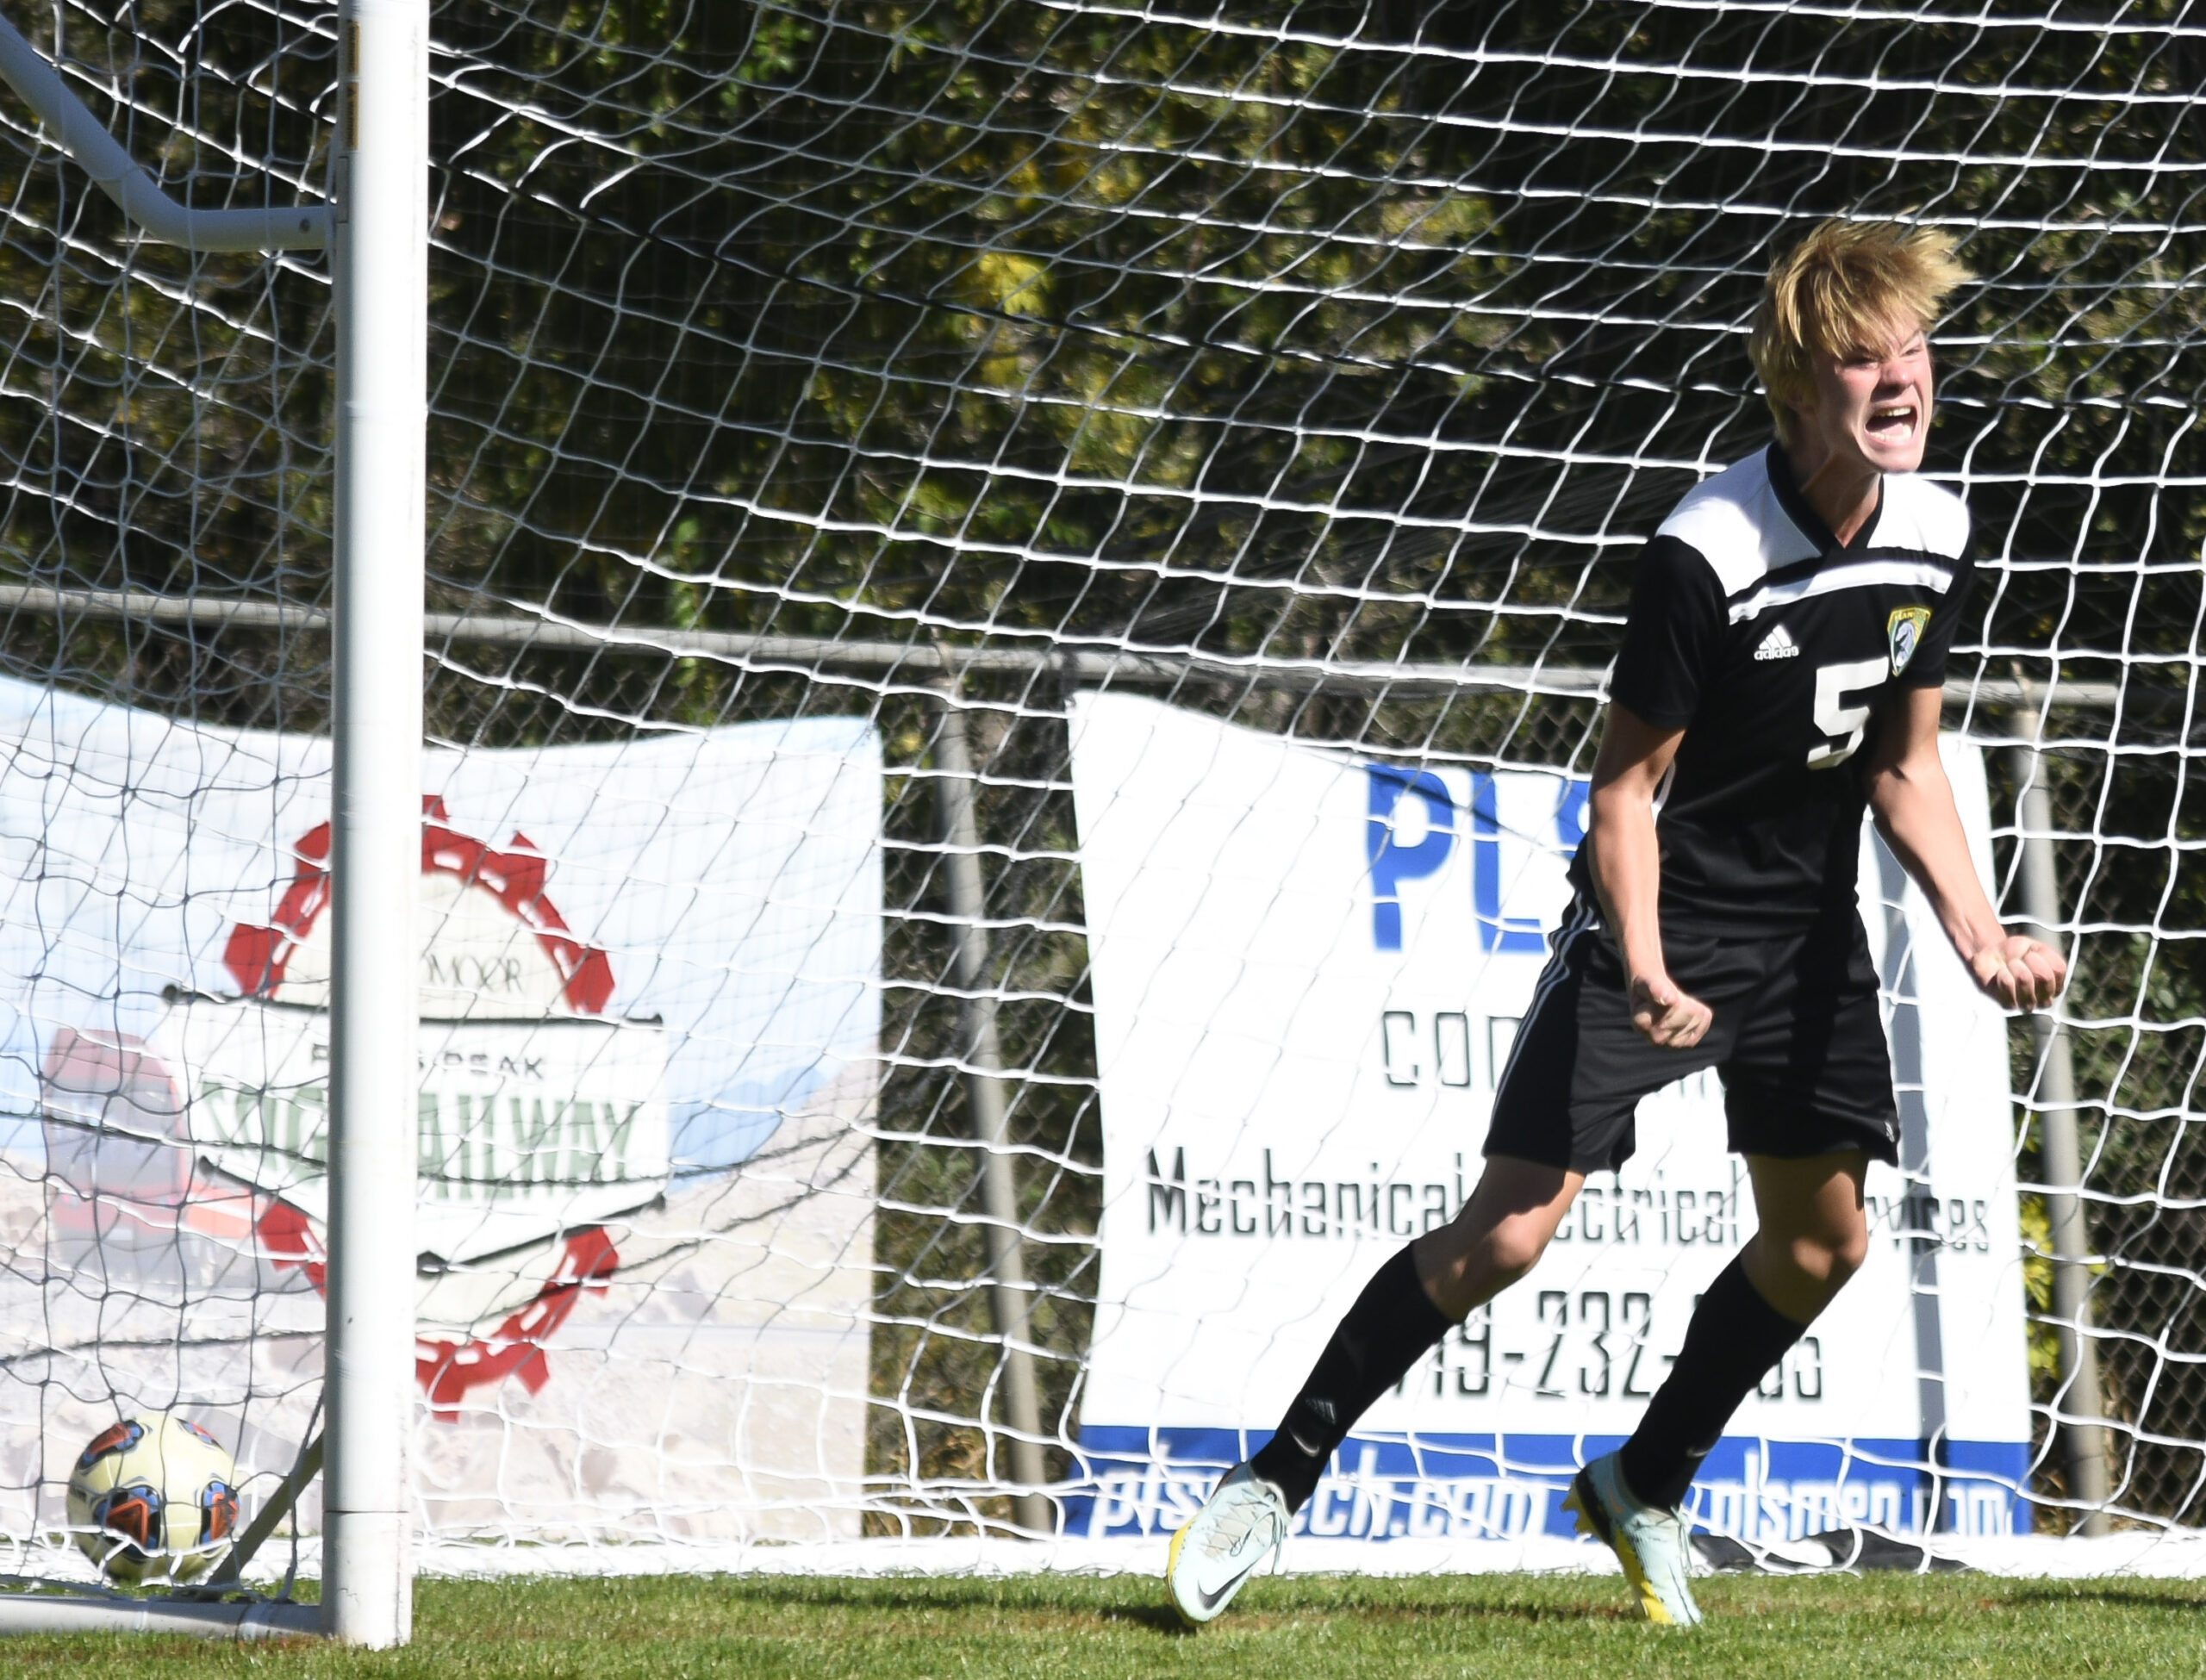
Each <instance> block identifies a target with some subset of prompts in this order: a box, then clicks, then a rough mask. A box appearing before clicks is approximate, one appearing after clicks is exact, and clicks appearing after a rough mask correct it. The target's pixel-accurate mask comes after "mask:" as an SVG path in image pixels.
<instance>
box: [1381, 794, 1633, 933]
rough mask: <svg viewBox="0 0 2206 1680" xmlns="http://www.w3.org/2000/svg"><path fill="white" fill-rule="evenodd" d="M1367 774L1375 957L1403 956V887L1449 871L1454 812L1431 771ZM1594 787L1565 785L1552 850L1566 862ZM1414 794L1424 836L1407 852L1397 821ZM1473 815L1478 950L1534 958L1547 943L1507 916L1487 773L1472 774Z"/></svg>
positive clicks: (1530, 923)
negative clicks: (1422, 818) (1419, 804)
mask: <svg viewBox="0 0 2206 1680" xmlns="http://www.w3.org/2000/svg"><path fill="white" fill-rule="evenodd" d="M1368 775H1369V778H1370V795H1369V806H1368V809H1369V812H1370V816H1369V818H1368V821H1367V822H1366V823H1365V824H1364V853H1365V856H1367V858H1368V860H1369V862H1370V865H1371V943H1372V945H1373V947H1374V949H1378V950H1382V951H1399V950H1400V949H1402V883H1403V882H1405V881H1411V880H1429V879H1430V877H1432V876H1434V875H1436V874H1439V873H1440V870H1441V868H1443V866H1444V865H1445V864H1446V863H1447V862H1448V857H1449V853H1451V852H1452V851H1453V850H1454V849H1455V835H1456V831H1455V801H1454V800H1453V799H1452V798H1451V797H1450V796H1449V792H1448V784H1447V783H1446V782H1444V781H1442V780H1441V779H1440V778H1439V776H1438V775H1435V774H1434V773H1433V772H1432V771H1430V770H1407V769H1403V768H1399V767H1398V766H1395V765H1392V764H1373V765H1370V766H1368ZM1591 787H1592V784H1591V783H1590V782H1588V781H1586V780H1585V779H1584V778H1583V777H1580V776H1565V777H1564V778H1563V779H1562V787H1561V793H1559V795H1558V797H1557V800H1556V803H1555V846H1556V849H1557V850H1558V851H1560V852H1561V855H1562V856H1564V857H1566V858H1567V857H1570V856H1573V855H1574V854H1575V853H1576V852H1577V850H1578V848H1579V845H1580V843H1581V842H1582V841H1583V840H1584V839H1585V838H1586V798H1587V794H1588V793H1589V791H1590V790H1591ZM1411 793H1414V794H1416V795H1417V796H1418V798H1419V799H1421V800H1424V811H1425V833H1424V838H1423V839H1422V840H1419V841H1418V843H1416V844H1415V845H1411V846H1405V845H1403V844H1401V843H1399V842H1398V841H1397V840H1396V838H1395V820H1394V819H1395V815H1396V813H1397V812H1399V809H1400V807H1401V803H1402V800H1404V799H1405V797H1407V796H1408V795H1410V794H1411ZM1470 814H1471V830H1470V841H1471V901H1472V909H1473V912H1474V918H1475V919H1476V921H1477V923H1478V929H1479V947H1480V949H1481V950H1486V951H1501V952H1522V953H1525V954H1528V955H1538V954H1539V952H1541V951H1542V949H1545V947H1546V943H1547V938H1546V935H1545V934H1544V933H1543V932H1542V929H1541V924H1540V918H1538V917H1536V916H1509V915H1505V914H1504V913H1503V912H1502V882H1501V818H1500V815H1499V806H1498V804H1497V802H1496V795H1495V777H1494V775H1493V774H1492V772H1490V771H1484V770H1474V771H1473V772H1472V773H1471V811H1470Z"/></svg>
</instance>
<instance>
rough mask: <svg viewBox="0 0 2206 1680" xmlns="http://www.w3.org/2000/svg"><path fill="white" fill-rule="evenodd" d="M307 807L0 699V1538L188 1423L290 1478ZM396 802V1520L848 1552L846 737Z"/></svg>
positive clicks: (780, 737) (319, 747)
mask: <svg viewBox="0 0 2206 1680" xmlns="http://www.w3.org/2000/svg"><path fill="white" fill-rule="evenodd" d="M328 766H329V744H328V743H327V741H326V740H324V739H320V738H315V737H305V736H294V735H279V734H271V733H266V732H257V731H221V730H207V729H195V728H191V727H189V726H187V725H183V724H179V723H176V722H173V721H171V720H168V719H162V718H159V717H155V716H153V715H151V714H149V713H146V712H134V711H128V710H125V709H122V708H118V707H113V706H100V705H97V704H95V703H92V702H90V701H86V700H78V699H74V698H72V697H70V696H67V695H64V694H52V693H49V692H47V691H45V690H41V689H36V688H30V687H28V686H26V685H22V684H16V683H7V682H0V1022H4V1024H6V1027H7V1030H6V1033H5V1038H4V1056H0V1103H4V1111H5V1113H6V1115H7V1116H9V1117H12V1119H11V1120H10V1121H8V1122H5V1123H0V1151H4V1156H3V1157H0V1159H4V1165H5V1168H6V1169H9V1170H0V1241H4V1242H5V1244H6V1250H5V1254H6V1260H7V1265H6V1268H5V1270H4V1272H0V1324H4V1325H5V1326H6V1327H7V1328H6V1329H5V1332H4V1336H3V1337H0V1341H3V1342H4V1346H5V1349H6V1364H5V1374H4V1376H0V1521H4V1525H5V1527H6V1528H7V1529H8V1530H9V1532H11V1533H14V1534H26V1533H29V1532H33V1531H34V1530H36V1529H40V1528H46V1527H49V1526H51V1525H52V1524H53V1523H55V1522H56V1521H59V1490H60V1486H61V1483H62V1481H63V1479H64V1478H65V1477H66V1475H67V1473H68V1468H69V1464H70V1460H71V1459H72V1457H73V1455H74V1454H75V1453H77V1452H78V1449H79V1448H80V1447H82V1446H83V1444H84V1440H86V1439H88V1438H89V1437H90V1435H91V1434H93V1433H94V1432H95V1431H96V1430H97V1428H100V1427H102V1426H103V1424H105V1423H108V1422H113V1421H114V1418H115V1416H116V1415H117V1413H118V1411H127V1410H128V1409H169V1408H171V1407H178V1408H182V1409H184V1411H185V1412H186V1413H187V1414H188V1415H189V1416H191V1417H192V1418H193V1419H194V1420H195V1421H196V1422H203V1423H205V1424H208V1425H209V1427H211V1428H214V1429H215V1432H216V1433H217V1434H220V1435H221V1436H222V1437H223V1438H224V1440H226V1442H227V1443H228V1444H230V1445H233V1446H234V1447H236V1448H237V1450H238V1454H239V1459H240V1467H241V1469H242V1470H243V1471H244V1472H246V1474H247V1475H249V1476H251V1475H274V1474H281V1473H282V1472H284V1471H286V1470H288V1469H289V1468H290V1464H291V1462H292V1459H293V1457H294V1455H295V1454H296V1451H297V1449H298V1447H299V1446H300V1444H301V1443H302V1440H304V1439H305V1437H306V1434H307V1432H308V1428H309V1426H310V1415H311V1412H312V1409H313V1405H314V1402H315V1396H316V1394H317V1392H318V1387H319V1377H320V1371H321V1358H322V1353H321V1340H320V1331H321V1288H322V1285H323V1283H324V1281H325V1280H324V1278H323V1275H322V1268H321V1254H322V1240H323V1229H322V1221H323V1217H324V1213H325V1209H326V1205H327V1181H326V1171H327V1168H326V1156H327V1089H326V1073H327V1063H328V1022H327V1001H328V997H327V993H328V986H327V976H328V974H329V966H330V965H329V951H328V940H329V924H330V919H331V918H329V917H328V916H327V914H326V913H325V912H326V910H327V899H328V892H329V877H328V874H327V862H328V849H329V830H328V815H329V780H328ZM880 813H881V767H880V752H879V745H878V742H877V740H876V737H875V736H874V734H873V731H872V730H871V728H870V726H869V725H867V724H866V723H864V722H863V721H862V720H845V719H808V720H804V721H800V722H792V723H773V724H755V725H741V726H738V727H733V728H727V729H720V730H712V731H701V732H687V731H685V732H674V731H668V732H665V733H662V734H658V735H655V736H651V737H644V738H639V739H632V740H627V741H623V742H619V743H609V744H601V745H583V746H572V747H561V748H549V749H541V750H515V751H505V752H501V751H485V750H476V751H470V752H465V753H460V752H452V751H433V752H431V753H429V754H428V755H427V787H425V789H424V800H423V831H422V835H423V837H422V874H421V895H422V898H421V903H422V912H421V924H422V936H423V942H424V943H423V951H422V959H421V962H422V967H421V985H422V1005H421V1007H422V1020H421V1040H420V1055H421V1098H420V1105H419V1126H418V1145H419V1157H418V1158H419V1164H420V1198H419V1203H418V1205H417V1207H416V1209H415V1210H414V1241H415V1247H416V1249H417V1251H418V1253H419V1256H420V1266H419V1279H418V1282H419V1288H418V1301H419V1313H420V1321H421V1341H420V1346H419V1360H418V1369H419V1373H420V1378H421V1388H422V1391H423V1396H424V1414H423V1419H422V1423H421V1433H420V1435H419V1437H418V1441H417V1449H416V1450H417V1480H418V1484H419V1486H420V1489H421V1497H422V1500H423V1509H422V1519H423V1521H424V1523H425V1524H426V1526H427V1528H429V1529H430V1530H432V1531H443V1532H447V1533H470V1532H489V1533H494V1534H513V1535H518V1536H525V1537H527V1538H531V1539H544V1538H556V1537H559V1536H563V1535H564V1536H570V1537H571V1536H575V1535H579V1534H597V1535H616V1536H617V1535H633V1536H637V1537H644V1536H648V1537H651V1538H680V1537H685V1536H695V1537H699V1538H747V1537H788V1538H804V1537H808V1538H824V1537H829V1536H835V1535H854V1534H856V1533H857V1521H858V1516H857V1508H858V1502H859V1496H860V1491H861V1482H862V1478H863V1468H864V1422H865V1396H866V1392H867V1384H868V1367H867V1335H868V1332H867V1311H868V1307H869V1300H870V1293H871V1272H870V1265H871V1259H872V1253H871V1251H872V1237H871V1229H872V1228H871V1220H872V1209H873V1198H874V1181H873V1157H872V1150H871V1147H870V1144H869V1141H868V1136H867V1134H866V1131H865V1126H866V1124H867V1123H868V1122H869V1120H870V1118H871V1115H872V1110H873V1104H874V1098H875V1093H876V1086H877V1080H878V1061H877V1055H878V1045H877V1038H878V1033H879V1016H880V983H879V977H880V962H881V852H880V820H881V817H880ZM262 1485H264V1486H265V1485H266V1484H262ZM306 1515H307V1516H308V1520H309V1521H312V1520H313V1516H314V1510H313V1504H312V1501H311V1500H309V1502H308V1510H307V1513H306Z"/></svg>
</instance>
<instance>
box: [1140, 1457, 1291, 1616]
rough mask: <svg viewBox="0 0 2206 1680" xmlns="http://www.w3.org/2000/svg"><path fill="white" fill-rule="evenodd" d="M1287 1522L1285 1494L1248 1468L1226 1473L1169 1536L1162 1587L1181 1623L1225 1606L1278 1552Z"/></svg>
mask: <svg viewBox="0 0 2206 1680" xmlns="http://www.w3.org/2000/svg"><path fill="white" fill-rule="evenodd" d="M1293 1520H1294V1517H1293V1512H1291V1511H1289V1510H1288V1509H1287V1496H1286V1495H1285V1494H1283V1493H1281V1491H1280V1490H1278V1489H1277V1488H1275V1487H1274V1486H1273V1485H1272V1484H1270V1483H1269V1482H1267V1481H1265V1480H1264V1479H1263V1478H1262V1477H1260V1476H1258V1475H1257V1474H1256V1472H1255V1471H1254V1470H1253V1469H1251V1468H1250V1467H1249V1465H1245V1464H1242V1465H1234V1467H1233V1468H1232V1469H1231V1470H1229V1471H1227V1472H1225V1479H1224V1480H1223V1481H1221V1482H1219V1483H1218V1485H1217V1486H1216V1487H1215V1488H1213V1489H1212V1490H1211V1496H1210V1497H1209V1498H1208V1499H1206V1500H1205V1501H1204V1502H1203V1508H1202V1509H1200V1510H1199V1511H1197V1512H1196V1513H1195V1514H1194V1515H1193V1516H1191V1517H1189V1518H1188V1519H1187V1521H1186V1522H1184V1523H1183V1524H1181V1528H1180V1532H1179V1533H1178V1534H1175V1535H1173V1536H1172V1552H1171V1555H1170V1556H1169V1557H1168V1558H1167V1559H1166V1560H1165V1564H1164V1584H1165V1585H1166V1586H1167V1587H1168V1588H1169V1589H1170V1590H1171V1594H1172V1607H1173V1608H1175V1609H1176V1610H1177V1611H1179V1613H1180V1615H1181V1620H1182V1621H1186V1622H1187V1625H1188V1626H1189V1627H1201V1626H1202V1625H1203V1623H1205V1622H1206V1621H1210V1620H1211V1618H1212V1617H1213V1616H1215V1615H1217V1614H1218V1612H1219V1611H1220V1610H1223V1609H1224V1608H1225V1607H1226V1606H1227V1605H1228V1604H1230V1603H1231V1602H1233V1595H1234V1594H1235V1593H1237V1592H1238V1591H1240V1590H1241V1584H1242V1583H1243V1581H1246V1580H1247V1579H1248V1578H1249V1577H1250V1576H1251V1575H1253V1574H1255V1573H1256V1567H1257V1565H1260V1564H1262V1562H1263V1561H1264V1560H1265V1559H1267V1558H1269V1557H1271V1556H1273V1555H1274V1553H1275V1552H1278V1550H1279V1548H1280V1542H1281V1541H1282V1540H1285V1539H1286V1538H1287V1525H1288V1524H1289V1523H1290V1522H1292V1521H1293Z"/></svg>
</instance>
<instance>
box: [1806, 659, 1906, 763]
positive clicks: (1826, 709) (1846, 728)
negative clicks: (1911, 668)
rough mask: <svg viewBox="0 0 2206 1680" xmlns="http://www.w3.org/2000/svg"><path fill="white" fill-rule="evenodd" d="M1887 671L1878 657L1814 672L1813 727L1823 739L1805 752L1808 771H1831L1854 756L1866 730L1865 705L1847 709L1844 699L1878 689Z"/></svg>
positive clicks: (1827, 667)
mask: <svg viewBox="0 0 2206 1680" xmlns="http://www.w3.org/2000/svg"><path fill="white" fill-rule="evenodd" d="M1891 669H1892V668H1891V665H1890V663H1887V662H1886V661H1885V659H1883V658H1882V657H1879V658H1876V659H1854V660H1849V661H1847V662H1845V663H1841V664H1837V665H1825V666H1824V667H1823V669H1820V670H1818V671H1817V673H1816V728H1817V731H1819V732H1820V733H1821V734H1823V736H1824V737H1825V739H1824V740H1823V743H1822V744H1820V745H1817V746H1813V747H1810V748H1809V749H1808V768H1810V769H1811V770H1829V769H1835V768H1837V767H1838V766H1839V765H1841V764H1843V763H1844V762H1846V761H1847V760H1848V759H1849V758H1851V757H1853V756H1854V753H1855V752H1856V751H1857V750H1859V749H1860V745H1861V737H1862V736H1863V735H1864V734H1865V733H1866V731H1867V730H1868V727H1869V702H1868V701H1867V700H1866V699H1865V700H1863V701H1862V702H1861V703H1860V705H1859V706H1848V705H1847V704H1846V703H1845V702H1846V697H1847V696H1848V694H1866V693H1867V692H1868V691H1869V690H1870V689H1873V688H1882V687H1884V684H1885V678H1887V677H1889V676H1890V675H1891ZM1840 737H1844V738H1843V739H1841V738H1840Z"/></svg>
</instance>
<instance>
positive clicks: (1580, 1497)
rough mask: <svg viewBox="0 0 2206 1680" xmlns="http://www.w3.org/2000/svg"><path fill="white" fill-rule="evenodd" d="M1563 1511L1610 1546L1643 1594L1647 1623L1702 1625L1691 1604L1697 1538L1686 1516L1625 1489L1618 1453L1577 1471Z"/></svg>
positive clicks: (1697, 1608) (1641, 1603)
mask: <svg viewBox="0 0 2206 1680" xmlns="http://www.w3.org/2000/svg"><path fill="white" fill-rule="evenodd" d="M1562 1508H1563V1509H1565V1510H1567V1511H1575V1512H1577V1513H1578V1532H1579V1533H1580V1534H1593V1535H1597V1536H1598V1537H1599V1538H1600V1539H1601V1540H1604V1541H1605V1542H1607V1544H1608V1546H1609V1549H1610V1550H1611V1551H1612V1552H1615V1553H1616V1554H1617V1560H1618V1561H1619V1562H1621V1563H1622V1564H1623V1572H1624V1578H1625V1579H1627V1580H1629V1581H1630V1583H1631V1584H1632V1585H1633V1586H1634V1587H1635V1588H1636V1589H1637V1590H1638V1593H1639V1608H1641V1609H1642V1610H1644V1611H1646V1612H1647V1619H1648V1621H1652V1622H1658V1623H1660V1624H1661V1626H1663V1627H1698V1626H1699V1625H1700V1606H1699V1605H1698V1604H1696V1603H1694V1602H1692V1534H1691V1533H1690V1532H1689V1531H1688V1530H1687V1528H1686V1519H1685V1513H1684V1512H1682V1511H1673V1510H1665V1509H1662V1508H1661V1507H1660V1506H1657V1505H1642V1504H1641V1503H1639V1501H1638V1500H1637V1499H1636V1498H1634V1497H1633V1496H1632V1493H1631V1490H1630V1489H1629V1488H1627V1487H1626V1486H1625V1485H1624V1482H1623V1471H1622V1470H1621V1469H1620V1468H1619V1467H1618V1465H1617V1454H1615V1453H1609V1454H1608V1455H1607V1456H1606V1457H1605V1458H1598V1459H1594V1460H1593V1462H1592V1463H1591V1464H1589V1465H1586V1468H1585V1469H1583V1470H1581V1471H1580V1472H1578V1476H1577V1478H1576V1479H1575V1480H1574V1481H1573V1482H1572V1483H1571V1484H1570V1492H1569V1493H1568V1494H1567V1496H1565V1497H1564V1499H1563V1502H1562Z"/></svg>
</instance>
